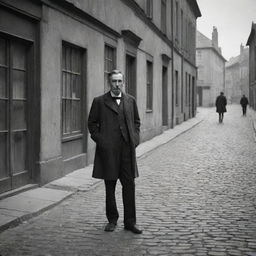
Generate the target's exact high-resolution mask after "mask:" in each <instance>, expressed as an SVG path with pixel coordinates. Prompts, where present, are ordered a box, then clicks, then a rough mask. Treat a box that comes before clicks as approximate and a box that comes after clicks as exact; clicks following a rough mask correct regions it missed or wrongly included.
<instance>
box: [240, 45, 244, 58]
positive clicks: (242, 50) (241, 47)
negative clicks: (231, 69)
mask: <svg viewBox="0 0 256 256" xmlns="http://www.w3.org/2000/svg"><path fill="white" fill-rule="evenodd" d="M243 52H244V46H243V44H241V45H240V55H242V54H243Z"/></svg>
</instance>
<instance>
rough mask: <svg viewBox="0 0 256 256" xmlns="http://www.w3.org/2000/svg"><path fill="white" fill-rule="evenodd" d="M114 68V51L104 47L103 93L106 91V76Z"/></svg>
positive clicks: (112, 48) (106, 46) (111, 48)
mask: <svg viewBox="0 0 256 256" xmlns="http://www.w3.org/2000/svg"><path fill="white" fill-rule="evenodd" d="M115 68H116V49H115V48H114V47H111V46H109V45H105V57H104V91H105V92H107V91H108V74H109V73H110V72H111V71H112V70H113V69H115Z"/></svg>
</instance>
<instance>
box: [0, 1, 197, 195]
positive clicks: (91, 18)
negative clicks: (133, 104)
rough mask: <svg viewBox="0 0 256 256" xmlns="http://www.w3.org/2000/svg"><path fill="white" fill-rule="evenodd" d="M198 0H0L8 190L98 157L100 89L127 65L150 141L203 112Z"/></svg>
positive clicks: (0, 118) (1, 117) (1, 141)
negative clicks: (94, 130) (91, 116)
mask: <svg viewBox="0 0 256 256" xmlns="http://www.w3.org/2000/svg"><path fill="white" fill-rule="evenodd" d="M199 16H201V13H200V10H199V7H198V4H197V1H196V0H190V1H187V0H161V1H160V0H159V1H154V0H136V1H135V0H105V1H104V0H61V1H60V0H19V1H14V0H0V193H3V192H5V191H8V190H14V189H16V188H20V187H22V186H25V185H30V184H39V185H42V184H45V183H48V182H50V181H52V180H54V179H57V178H60V177H62V176H64V175H66V174H67V173H69V172H72V171H73V170H76V169H79V168H83V167H85V166H86V165H88V164H92V163H93V158H94V152H95V143H94V142H93V141H92V140H91V138H90V135H89V133H88V129H87V118H88V112H89V109H90V107H91V104H92V100H93V98H94V97H96V96H99V95H101V94H103V93H104V92H106V91H107V90H108V80H107V77H108V74H109V72H110V71H111V70H112V69H113V68H118V69H120V70H122V71H123V73H124V75H125V90H126V92H128V93H129V94H131V95H133V96H134V97H135V98H136V99H137V103H138V109H139V113H140V117H141V123H142V125H141V141H142V142H143V141H146V140H149V139H151V138H153V137H154V136H156V135H158V134H161V133H162V132H163V131H164V130H166V129H169V128H173V127H174V126H175V125H177V124H179V123H181V122H184V121H186V120H187V119H189V118H192V117H193V116H195V114H196V93H195V92H196V75H197V68H196V63H195V52H196V49H195V45H196V44H195V41H196V20H197V18H198V17H199Z"/></svg>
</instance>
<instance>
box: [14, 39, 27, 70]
mask: <svg viewBox="0 0 256 256" xmlns="http://www.w3.org/2000/svg"><path fill="white" fill-rule="evenodd" d="M12 65H13V68H19V69H26V48H25V46H24V45H20V44H17V43H14V44H13V48H12Z"/></svg>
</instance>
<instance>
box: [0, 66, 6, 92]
mask: <svg viewBox="0 0 256 256" xmlns="http://www.w3.org/2000/svg"><path fill="white" fill-rule="evenodd" d="M0 97H7V89H6V69H5V68H1V67H0Z"/></svg>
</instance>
